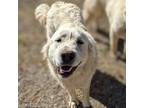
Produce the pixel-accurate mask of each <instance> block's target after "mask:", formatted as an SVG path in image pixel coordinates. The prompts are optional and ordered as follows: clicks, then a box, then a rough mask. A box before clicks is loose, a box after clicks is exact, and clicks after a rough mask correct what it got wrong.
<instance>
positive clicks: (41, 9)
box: [35, 4, 50, 25]
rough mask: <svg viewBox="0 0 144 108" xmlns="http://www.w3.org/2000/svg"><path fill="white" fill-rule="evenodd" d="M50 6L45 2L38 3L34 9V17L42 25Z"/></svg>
mask: <svg viewBox="0 0 144 108" xmlns="http://www.w3.org/2000/svg"><path fill="white" fill-rule="evenodd" d="M49 9H50V7H49V6H48V5H47V4H40V5H39V6H37V8H36V9H35V18H36V19H37V20H38V21H39V22H40V24H42V25H46V19H47V13H48V11H49Z"/></svg>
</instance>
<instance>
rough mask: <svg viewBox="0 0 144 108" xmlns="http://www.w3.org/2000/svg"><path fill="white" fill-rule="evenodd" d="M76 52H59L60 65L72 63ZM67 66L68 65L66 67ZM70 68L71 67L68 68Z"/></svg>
mask: <svg viewBox="0 0 144 108" xmlns="http://www.w3.org/2000/svg"><path fill="white" fill-rule="evenodd" d="M75 56H76V54H75V53H74V52H72V51H71V52H66V53H62V54H61V60H62V65H70V64H72V63H73V61H74V59H75ZM67 68H68V67H67ZM69 69H71V68H69Z"/></svg>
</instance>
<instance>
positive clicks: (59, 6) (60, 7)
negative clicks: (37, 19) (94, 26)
mask: <svg viewBox="0 0 144 108" xmlns="http://www.w3.org/2000/svg"><path fill="white" fill-rule="evenodd" d="M48 19H50V20H51V21H50V22H55V24H57V25H54V26H55V27H56V28H57V27H58V26H59V25H60V24H63V23H64V22H67V21H69V20H72V22H82V17H81V12H80V8H79V7H77V6H76V5H75V4H71V3H64V2H61V1H59V2H56V3H54V4H53V5H52V6H51V7H50V10H49V12H48ZM57 19H59V21H57ZM60 20H61V21H60Z"/></svg>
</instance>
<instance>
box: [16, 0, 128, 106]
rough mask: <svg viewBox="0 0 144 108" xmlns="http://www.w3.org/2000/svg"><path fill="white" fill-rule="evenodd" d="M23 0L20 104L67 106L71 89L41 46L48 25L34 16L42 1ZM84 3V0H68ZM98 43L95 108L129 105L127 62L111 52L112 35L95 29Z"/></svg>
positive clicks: (93, 90) (93, 91)
mask: <svg viewBox="0 0 144 108" xmlns="http://www.w3.org/2000/svg"><path fill="white" fill-rule="evenodd" d="M54 1H55V0H20V1H19V29H18V32H19V38H18V42H19V77H18V78H19V79H18V81H19V86H18V87H19V90H18V91H19V95H18V97H19V108H67V104H68V103H67V100H68V97H67V93H66V91H65V90H63V89H62V88H61V87H60V86H59V85H58V84H57V82H56V81H55V80H54V79H53V78H52V77H51V75H50V74H49V72H48V68H47V66H46V62H45V61H43V60H42V54H41V53H40V50H41V48H42V46H43V45H44V43H45V42H46V36H45V31H44V29H43V28H42V27H41V26H40V25H39V23H38V22H37V21H36V20H35V18H34V9H35V8H36V6H37V5H38V4H40V3H44V2H45V3H49V4H51V3H53V2H54ZM66 1H72V2H73V3H76V4H77V5H79V6H80V7H82V2H81V1H83V0H66ZM92 34H93V35H95V39H96V41H97V44H98V59H99V62H98V68H97V70H96V73H95V75H94V77H93V79H92V83H91V90H90V96H91V98H90V101H91V103H92V105H93V107H94V108H126V85H125V82H126V75H125V67H126V65H125V62H124V61H122V60H115V59H112V58H111V57H110V56H109V54H108V47H109V46H108V36H107V35H105V34H102V33H98V32H95V33H92Z"/></svg>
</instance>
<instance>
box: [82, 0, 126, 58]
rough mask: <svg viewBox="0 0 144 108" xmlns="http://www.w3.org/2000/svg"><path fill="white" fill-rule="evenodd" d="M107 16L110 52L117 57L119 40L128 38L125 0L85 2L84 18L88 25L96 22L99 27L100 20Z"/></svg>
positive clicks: (87, 0) (93, 0) (86, 0)
mask: <svg viewBox="0 0 144 108" xmlns="http://www.w3.org/2000/svg"><path fill="white" fill-rule="evenodd" d="M106 16H107V18H108V21H109V35H110V51H111V54H112V55H113V56H115V55H116V51H117V45H118V39H119V38H121V39H124V40H125V37H126V6H125V0H85V2H84V6H83V18H84V20H85V22H86V23H87V24H88V23H90V22H91V21H93V20H95V21H96V23H97V25H98V23H99V20H100V19H101V18H102V17H106ZM124 50H125V48H124ZM124 53H125V51H124Z"/></svg>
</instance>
